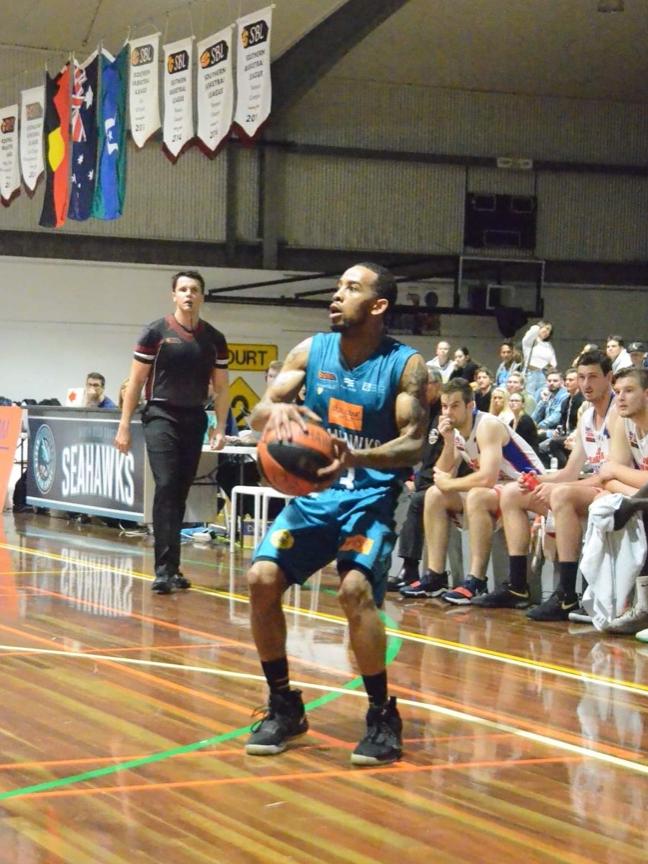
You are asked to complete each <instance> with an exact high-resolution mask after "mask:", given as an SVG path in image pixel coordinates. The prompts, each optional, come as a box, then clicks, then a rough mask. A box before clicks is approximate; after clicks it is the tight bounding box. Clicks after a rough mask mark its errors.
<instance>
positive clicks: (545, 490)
mask: <svg viewBox="0 0 648 864" xmlns="http://www.w3.org/2000/svg"><path fill="white" fill-rule="evenodd" d="M611 378H612V375H611V362H610V359H609V357H606V356H605V354H603V353H601V352H600V351H592V352H590V353H587V354H583V355H582V356H581V357H580V358H579V361H578V381H579V385H580V388H581V391H582V393H583V396H584V397H585V399H586V400H587V401H588V402H589V403H590V407H589V408H588V409H587V410H586V411H584V412H583V414H582V416H581V418H580V421H579V423H578V427H577V431H576V438H575V444H574V448H573V450H572V452H571V454H570V456H569V460H568V461H567V464H566V466H565V467H564V468H562V469H561V470H559V471H556V472H555V473H554V474H549V475H545V476H544V477H542V478H541V480H540V482H539V483H538V485H537V486H535V488H533V489H531V490H530V489H529V487H528V486H527V485H526V483H525V482H524V480H525V478H522V480H521V481H519V482H518V483H509V484H508V485H507V486H505V487H504V489H503V490H502V495H501V502H500V506H501V510H502V517H503V522H504V533H505V535H506V545H507V548H508V552H509V579H508V581H507V582H504V583H503V584H502V585H500V586H498V587H497V588H496V589H495V590H494V591H492V592H491V593H490V594H487V595H485V596H483V597H480V598H479V599H478V600H477V599H476V600H475V601H473V605H476V606H484V607H488V608H496V607H508V608H514V609H524V608H526V607H527V606H529V603H530V601H529V590H528V585H527V578H526V572H527V554H528V551H529V541H530V525H529V515H528V514H529V512H532V513H539V514H541V515H543V516H547V514H548V513H549V511H550V510H551V511H552V513H553V519H554V522H555V531H556V548H557V553H558V569H559V574H560V584H559V586H558V588H557V590H556V591H554V593H553V594H552V595H551V597H549V599H548V600H546V601H545V602H544V603H542V604H540V605H539V606H537V607H535V608H534V609H532V610H531V611H530V612H528V613H527V617H529V618H530V619H531V620H533V621H566V620H567V619H568V618H569V614H570V612H572V613H575V612H576V611H577V610H578V609H579V599H578V596H577V594H576V574H577V571H578V559H579V556H580V547H581V541H582V520H583V518H584V517H585V516H586V515H587V510H588V507H589V506H590V504H591V503H592V501H594V499H595V498H596V496H597V495H598V494H599V493H600V492H601V488H602V483H601V480H600V479H599V477H598V471H599V469H600V467H601V465H602V464H603V463H604V462H605V461H606V460H607V458H608V453H609V441H610V433H609V428H610V427H611V424H612V423H613V422H614V420H615V419H616V414H615V412H614V408H613V406H612V402H613V399H614V392H613V390H612V387H611ZM583 471H585V472H586V474H587V476H585V477H584V479H579V478H580V476H581V472H583Z"/></svg>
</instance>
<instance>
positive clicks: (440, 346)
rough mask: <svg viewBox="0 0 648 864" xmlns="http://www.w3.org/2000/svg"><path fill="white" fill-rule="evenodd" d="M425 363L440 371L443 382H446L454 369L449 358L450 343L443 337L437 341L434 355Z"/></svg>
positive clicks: (452, 362)
mask: <svg viewBox="0 0 648 864" xmlns="http://www.w3.org/2000/svg"><path fill="white" fill-rule="evenodd" d="M427 365H428V366H429V367H430V369H436V370H437V371H438V372H440V373H441V378H442V379H443V383H444V384H446V383H447V382H448V381H449V380H450V376H451V375H452V373H453V372H454V369H455V364H454V361H453V360H451V359H450V343H449V342H446V341H445V340H444V339H442V340H441V341H440V342H437V346H436V353H435V356H434V357H433V358H432V359H431V360H428V362H427Z"/></svg>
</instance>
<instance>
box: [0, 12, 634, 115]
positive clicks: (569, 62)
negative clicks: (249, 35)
mask: <svg viewBox="0 0 648 864" xmlns="http://www.w3.org/2000/svg"><path fill="white" fill-rule="evenodd" d="M601 2H606V3H612V2H619V3H620V5H621V6H623V7H624V11H622V12H618V13H614V14H602V13H601V12H599V11H597V6H598V5H599V4H600V3H601ZM274 4H275V10H274V28H273V36H272V42H273V44H272V53H273V59H274V60H276V59H277V58H278V57H280V56H281V55H282V54H284V53H285V52H286V50H287V49H289V48H290V47H291V46H294V45H295V44H296V43H298V42H299V41H300V40H301V39H302V37H303V36H304V35H305V34H307V33H308V32H309V31H314V28H315V27H316V26H317V25H318V24H319V23H320V22H321V21H322V20H323V19H325V18H327V16H329V15H330V14H331V13H334V12H336V11H337V12H338V13H339V16H338V20H339V24H338V29H337V30H336V31H332V32H333V35H331V33H330V32H329V36H328V37H327V38H328V39H329V40H330V44H329V45H328V46H327V45H326V41H325V40H321V39H320V41H319V43H317V42H316V43H315V46H316V48H317V49H318V50H319V52H320V55H321V54H325V53H326V50H327V47H328V48H331V49H333V51H332V53H333V54H335V48H336V47H337V48H338V54H341V53H343V52H342V51H340V50H339V46H340V45H344V46H345V47H344V52H346V53H344V56H341V59H339V60H337V63H336V64H335V65H334V67H333V68H334V72H335V75H336V77H338V76H339V77H343V78H348V79H355V80H372V81H380V82H386V83H387V82H391V83H401V84H418V85H427V86H431V87H443V88H449V89H461V90H479V91H489V92H505V93H523V94H542V95H551V96H567V97H574V98H583V99H606V100H623V101H646V100H648V74H646V73H647V71H648V70H647V65H648V63H647V60H646V58H647V56H648V54H647V53H646V44H648V2H646V0H408V2H398V0H393V2H390V0H373V2H364V3H363V2H361V0H349V2H346V3H345V2H343V0H274ZM265 5H266V2H265V0H194V2H192V3H191V4H189V3H187V2H184V3H183V2H175V3H174V2H173V0H22V2H21V3H5V4H3V7H4V8H3V12H2V19H1V20H2V28H1V29H0V82H4V83H8V79H9V76H10V75H20V76H22V75H23V74H25V73H26V72H29V71H30V70H31V69H37V68H38V69H41V68H42V64H43V62H44V61H47V62H51V63H52V64H55V63H57V62H58V61H59V59H60V57H61V55H63V56H64V55H65V54H66V53H67V52H68V51H70V50H74V51H76V52H78V54H79V56H83V55H84V54H85V53H88V52H89V51H90V50H92V49H93V48H94V47H95V45H96V44H97V43H98V42H99V40H101V39H104V40H105V44H106V46H107V47H108V48H109V49H110V50H115V49H116V48H118V47H119V45H120V44H121V42H122V41H123V39H124V38H125V36H126V34H127V32H128V27H129V26H131V27H132V31H131V32H132V34H133V35H146V34H147V33H150V32H153V31H154V30H159V31H161V32H162V33H166V35H167V39H168V40H169V41H170V40H172V39H175V38H180V37H182V36H186V35H187V34H188V33H189V32H191V29H192V22H193V30H194V33H195V34H196V35H197V36H198V37H199V38H201V37H203V36H205V35H208V34H209V33H210V32H214V31H215V30H217V29H220V28H221V27H223V26H225V25H226V24H228V23H230V22H231V21H232V20H233V19H235V18H236V17H237V15H238V14H247V13H249V12H253V11H254V10H255V9H258V8H261V7H263V6H265ZM362 8H364V9H365V10H369V11H367V12H365V14H364V15H362V19H363V21H362V22H361V21H360V20H359V17H356V19H355V20H354V18H353V15H349V14H348V13H350V12H352V11H354V10H362ZM345 9H346V13H347V15H346V17H345V15H344V12H345ZM381 9H386V10H387V12H385V14H384V15H383V17H384V19H385V20H382V22H381V23H378V24H377V26H375V24H376V21H377V19H378V18H379V17H380V14H379V11H380V10H381ZM394 9H395V10H396V11H393V14H388V13H391V12H392V10H394ZM189 10H190V11H189ZM167 13H168V14H167ZM375 13H377V14H375ZM367 19H369V20H367ZM372 28H373V29H372ZM314 32H316V31H314ZM359 34H362V35H361V36H360V35H359ZM358 40H359V41H358ZM354 42H357V44H353V43H354ZM3 67H4V74H3ZM317 71H318V73H319V74H322V73H323V72H324V71H325V68H319V67H318V68H317Z"/></svg>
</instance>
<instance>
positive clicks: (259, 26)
mask: <svg viewBox="0 0 648 864" xmlns="http://www.w3.org/2000/svg"><path fill="white" fill-rule="evenodd" d="M236 23H237V25H238V49H237V55H236V113H235V114H234V122H235V123H236V125H237V126H238V128H239V129H240V131H241V132H242V133H243V135H244V136H245V137H247V138H253V137H254V136H255V135H256V133H257V132H258V131H259V129H260V127H261V126H262V124H263V123H264V122H265V121H266V120H267V118H268V117H269V115H270V106H271V103H272V82H271V80H270V29H271V26H272V7H271V6H268V7H266V8H265V9H260V10H259V11H258V12H254V13H253V14H252V15H246V16H245V17H244V18H239V19H238V21H237V22H236Z"/></svg>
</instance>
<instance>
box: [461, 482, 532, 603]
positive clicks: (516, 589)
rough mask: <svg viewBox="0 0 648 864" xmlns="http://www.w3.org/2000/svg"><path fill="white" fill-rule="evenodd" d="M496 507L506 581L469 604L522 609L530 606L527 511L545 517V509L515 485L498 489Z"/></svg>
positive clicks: (529, 494) (506, 485)
mask: <svg viewBox="0 0 648 864" xmlns="http://www.w3.org/2000/svg"><path fill="white" fill-rule="evenodd" d="M499 508H500V511H501V514H502V524H503V527H504V535H505V537H506V547H507V549H508V555H509V572H508V579H507V580H506V581H504V582H503V583H502V584H500V585H496V586H495V589H494V590H493V591H491V592H490V593H489V594H482V595H481V596H479V597H476V598H475V599H474V600H473V603H472V605H474V606H480V607H482V608H487V609H498V608H506V609H525V608H526V607H527V606H528V605H529V587H528V585H527V555H528V553H529V542H530V539H531V528H530V524H529V511H531V512H534V513H541V514H542V515H545V514H546V513H547V508H546V507H544V506H543V505H542V504H541V503H540V502H538V501H537V499H534V497H533V496H532V495H531V493H529V492H527V491H525V490H523V489H520V487H519V486H518V484H517V483H515V482H513V483H506V484H504V486H502V487H501V490H500V496H499Z"/></svg>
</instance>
